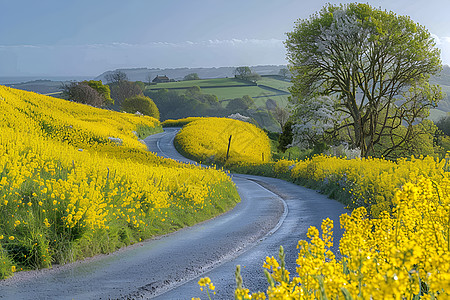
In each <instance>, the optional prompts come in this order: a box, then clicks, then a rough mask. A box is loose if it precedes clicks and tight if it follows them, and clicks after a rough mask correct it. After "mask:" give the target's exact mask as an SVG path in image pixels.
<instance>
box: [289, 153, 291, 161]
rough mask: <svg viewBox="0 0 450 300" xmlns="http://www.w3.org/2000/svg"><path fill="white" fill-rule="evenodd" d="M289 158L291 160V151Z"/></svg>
mask: <svg viewBox="0 0 450 300" xmlns="http://www.w3.org/2000/svg"><path fill="white" fill-rule="evenodd" d="M289 160H291V152H289Z"/></svg>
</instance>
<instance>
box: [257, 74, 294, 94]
mask: <svg viewBox="0 0 450 300" xmlns="http://www.w3.org/2000/svg"><path fill="white" fill-rule="evenodd" d="M260 84H262V85H266V86H269V87H271V88H274V89H277V90H282V91H285V92H289V90H288V87H290V86H291V85H292V83H291V82H289V81H283V80H278V79H275V78H270V77H262V78H261V79H260V80H258V85H260Z"/></svg>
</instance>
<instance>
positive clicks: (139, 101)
mask: <svg viewBox="0 0 450 300" xmlns="http://www.w3.org/2000/svg"><path fill="white" fill-rule="evenodd" d="M121 108H122V110H124V111H126V112H129V113H133V114H134V113H136V112H140V113H142V114H144V115H146V116H150V117H153V118H155V119H158V120H159V110H158V107H156V105H155V103H154V102H153V101H152V99H150V98H149V97H146V96H133V97H130V98H127V99H125V100H124V101H123V102H122V106H121Z"/></svg>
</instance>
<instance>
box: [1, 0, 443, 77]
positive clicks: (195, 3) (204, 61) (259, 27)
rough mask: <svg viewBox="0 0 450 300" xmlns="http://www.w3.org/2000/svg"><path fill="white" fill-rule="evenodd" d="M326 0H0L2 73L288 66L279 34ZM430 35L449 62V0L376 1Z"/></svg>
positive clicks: (82, 73) (84, 73) (69, 73)
mask: <svg viewBox="0 0 450 300" xmlns="http://www.w3.org/2000/svg"><path fill="white" fill-rule="evenodd" d="M327 2H330V3H343V2H353V1H326V0H325V1H322V0H308V1H306V0H226V1H222V0H220V1H219V0H159V1H155V0H126V1H125V0H121V1H117V0H108V1H103V0H97V1H96V0H89V1H86V0H72V1H68V0H40V1H36V0H0V5H1V6H0V7H1V11H0V76H36V75H38V76H39V75H42V76H44V75H46V76H72V75H77V76H96V75H98V74H100V73H102V72H104V71H106V70H112V69H116V68H137V67H147V68H176V67H221V66H239V65H264V64H286V60H285V48H284V45H283V41H284V40H285V39H286V35H285V33H286V32H288V31H291V30H292V29H293V25H294V22H295V21H296V20H297V19H299V18H308V17H309V16H310V15H311V14H313V13H314V12H316V11H318V10H320V8H321V7H323V6H324V5H325V3H327ZM364 2H365V3H369V4H371V5H372V6H375V7H381V8H383V9H387V10H392V11H394V12H395V13H397V14H399V15H409V16H410V17H411V18H412V20H414V21H415V22H418V23H419V24H421V25H424V26H425V27H426V28H427V29H428V30H429V31H430V33H432V34H433V35H434V36H435V38H436V41H437V45H438V47H439V48H441V49H442V60H443V62H444V63H445V64H449V65H450V1H446V0H445V1H444V0H442V1H435V0H428V1H425V0H420V1H414V0H409V1H406V0H395V1H394V0H378V1H377V0H373V1H370V0H369V1H364Z"/></svg>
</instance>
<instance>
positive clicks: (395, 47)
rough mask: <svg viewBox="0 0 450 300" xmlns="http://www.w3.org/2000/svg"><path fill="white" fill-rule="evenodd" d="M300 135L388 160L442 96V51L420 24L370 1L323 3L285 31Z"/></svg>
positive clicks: (413, 136)
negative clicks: (437, 82)
mask: <svg viewBox="0 0 450 300" xmlns="http://www.w3.org/2000/svg"><path fill="white" fill-rule="evenodd" d="M285 44H286V48H287V57H288V60H289V67H290V71H291V73H292V75H293V77H292V82H293V86H292V88H291V93H292V99H291V100H292V102H293V104H294V107H295V108H296V110H295V113H296V115H297V118H296V120H297V125H296V127H295V128H296V129H297V132H298V133H300V134H301V136H300V140H303V141H305V138H307V139H310V140H306V141H307V142H314V139H320V137H323V135H328V137H330V136H331V137H337V136H338V133H339V135H340V136H341V137H342V136H343V133H345V134H344V135H345V138H346V139H347V142H349V143H350V145H351V146H352V147H353V148H359V149H360V150H361V156H363V157H367V156H384V157H392V156H393V154H394V153H397V154H398V153H401V150H402V149H406V148H407V147H408V145H409V143H410V142H411V141H413V140H417V135H418V134H420V131H419V130H417V129H416V125H417V123H418V122H420V121H421V120H422V119H423V118H424V117H426V116H427V115H428V111H429V108H430V107H433V106H435V105H436V104H437V102H438V101H439V100H440V99H441V98H442V93H441V89H440V87H439V86H433V85H430V84H429V82H428V80H429V77H430V75H434V74H437V73H438V72H439V71H440V70H441V59H440V51H439V49H437V48H436V45H435V42H434V39H433V38H432V36H431V35H430V33H429V32H428V31H427V30H426V29H425V27H423V26H421V25H419V24H417V23H414V22H413V21H412V20H411V19H410V18H409V17H407V16H398V15H396V14H395V13H393V12H388V11H384V10H381V9H376V8H373V7H371V6H370V5H368V4H359V3H352V4H345V5H339V6H334V5H331V4H329V5H327V6H325V7H324V8H323V9H322V10H321V11H320V12H317V13H316V14H314V15H312V16H311V17H310V18H309V19H305V20H298V21H297V22H296V24H295V27H294V30H293V31H292V32H289V33H287V40H286V43H285Z"/></svg>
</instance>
